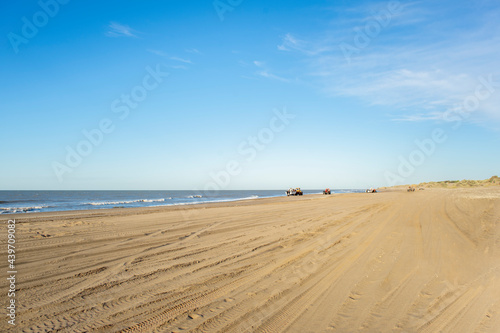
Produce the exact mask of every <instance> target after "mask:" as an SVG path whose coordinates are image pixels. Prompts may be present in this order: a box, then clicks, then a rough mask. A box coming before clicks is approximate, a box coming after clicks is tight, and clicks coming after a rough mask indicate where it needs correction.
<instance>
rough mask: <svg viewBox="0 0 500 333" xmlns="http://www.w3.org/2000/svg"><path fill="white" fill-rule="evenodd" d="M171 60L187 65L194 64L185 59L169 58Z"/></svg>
mask: <svg viewBox="0 0 500 333" xmlns="http://www.w3.org/2000/svg"><path fill="white" fill-rule="evenodd" d="M169 59H170V60H174V61H179V62H183V63H185V64H192V63H193V62H192V61H191V60H189V59H183V58H179V57H170V58H169Z"/></svg>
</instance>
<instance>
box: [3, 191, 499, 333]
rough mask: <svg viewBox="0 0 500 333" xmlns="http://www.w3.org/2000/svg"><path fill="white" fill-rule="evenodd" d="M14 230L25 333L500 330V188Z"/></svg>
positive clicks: (145, 213) (47, 219)
mask: <svg viewBox="0 0 500 333" xmlns="http://www.w3.org/2000/svg"><path fill="white" fill-rule="evenodd" d="M12 217H15V218H16V221H17V231H18V233H17V235H18V237H19V239H18V254H17V256H18V257H17V263H18V266H17V269H18V272H19V273H18V288H19V289H20V290H19V291H18V293H17V301H18V309H17V311H18V312H17V326H16V329H15V331H17V332H49V331H50V332H53V331H62V332H88V331H99V332H118V331H122V332H185V331H189V332H301V333H303V332H357V331H366V332H388V331H401V332H499V331H500V251H499V250H500V187H488V188H471V189H453V190H450V189H431V190H425V191H416V192H410V193H409V192H406V191H404V190H392V191H390V190H386V191H384V192H381V193H376V194H367V193H361V194H343V195H332V196H304V197H302V198H300V197H290V198H276V199H263V200H253V201H250V202H239V203H233V204H226V205H221V204H219V205H205V206H195V207H190V208H188V207H181V208H179V207H177V208H163V209H158V208H155V209H116V210H106V211H103V210H101V211H92V212H65V213H45V214H24V215H16V216H12V215H11V216H9V218H12ZM7 219H8V218H7V217H6V216H2V222H5V221H6V220H7ZM2 228H3V231H2V235H4V236H2V239H1V240H0V241H1V242H2V244H1V246H2V249H5V248H6V244H5V240H6V237H5V233H4V231H5V229H6V228H5V225H4V227H2ZM2 253H5V252H4V250H2ZM0 270H1V271H2V272H5V271H6V270H7V268H6V260H3V259H2V260H1V262H0ZM1 283H2V290H3V291H2V293H3V292H4V291H5V290H6V284H5V280H4V281H2V282H1ZM5 293H6V292H5ZM2 299H3V300H4V301H3V303H2V306H5V305H6V297H4V296H2ZM4 309H5V307H4ZM8 328H9V325H8V324H7V319H6V317H4V318H2V320H1V322H0V330H1V331H5V330H7V329H8Z"/></svg>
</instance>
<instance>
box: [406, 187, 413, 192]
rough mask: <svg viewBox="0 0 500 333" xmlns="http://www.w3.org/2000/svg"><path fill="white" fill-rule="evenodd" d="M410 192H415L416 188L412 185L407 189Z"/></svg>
mask: <svg viewBox="0 0 500 333" xmlns="http://www.w3.org/2000/svg"><path fill="white" fill-rule="evenodd" d="M407 191H408V192H415V188H414V187H412V186H408V189H407Z"/></svg>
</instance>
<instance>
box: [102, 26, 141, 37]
mask: <svg viewBox="0 0 500 333" xmlns="http://www.w3.org/2000/svg"><path fill="white" fill-rule="evenodd" d="M106 36H108V37H137V32H136V31H135V30H134V29H132V28H130V27H129V26H128V25H124V24H120V23H117V22H111V23H110V24H109V25H108V31H106Z"/></svg>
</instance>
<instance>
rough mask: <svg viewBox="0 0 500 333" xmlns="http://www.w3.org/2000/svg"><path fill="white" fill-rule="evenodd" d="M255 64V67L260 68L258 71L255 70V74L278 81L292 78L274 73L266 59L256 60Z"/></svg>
mask: <svg viewBox="0 0 500 333" xmlns="http://www.w3.org/2000/svg"><path fill="white" fill-rule="evenodd" d="M253 64H254V66H255V67H257V68H258V71H256V72H255V74H256V75H257V76H260V77H264V78H266V79H271V80H277V81H281V82H291V80H289V79H287V78H284V77H282V76H279V75H276V74H273V73H272V72H271V70H270V69H269V68H268V66H267V64H266V63H265V62H264V61H260V60H254V61H253Z"/></svg>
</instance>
